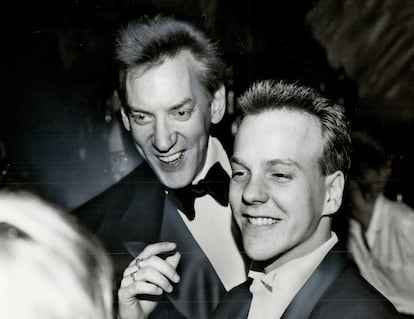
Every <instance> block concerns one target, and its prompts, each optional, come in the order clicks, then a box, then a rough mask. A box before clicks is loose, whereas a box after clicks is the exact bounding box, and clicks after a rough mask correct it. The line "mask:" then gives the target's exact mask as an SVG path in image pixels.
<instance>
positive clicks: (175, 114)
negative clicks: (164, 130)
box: [171, 109, 193, 121]
mask: <svg viewBox="0 0 414 319" xmlns="http://www.w3.org/2000/svg"><path fill="white" fill-rule="evenodd" d="M192 114H193V109H179V110H174V111H172V112H171V117H172V118H174V119H176V120H178V121H187V120H189V119H190V117H191V115H192Z"/></svg>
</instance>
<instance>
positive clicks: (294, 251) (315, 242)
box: [262, 216, 331, 273]
mask: <svg viewBox="0 0 414 319" xmlns="http://www.w3.org/2000/svg"><path fill="white" fill-rule="evenodd" d="M330 238H331V219H330V217H328V216H323V217H322V218H321V220H320V222H319V224H318V227H317V229H316V231H315V232H314V233H313V234H311V235H310V236H309V237H308V238H307V239H306V240H305V241H303V242H301V243H300V244H299V245H296V246H295V247H293V248H291V249H290V250H288V251H286V252H284V253H283V254H280V255H278V256H276V257H275V258H272V259H271V260H268V261H267V262H263V264H262V266H263V269H264V272H265V273H268V272H270V271H272V270H274V269H276V268H278V267H280V266H282V265H284V264H286V263H287V262H289V261H291V260H293V259H296V258H299V257H303V256H305V255H307V254H308V253H310V252H312V251H313V250H315V249H316V248H318V247H319V246H321V245H322V244H324V243H325V242H326V241H328V240H329V239H330Z"/></svg>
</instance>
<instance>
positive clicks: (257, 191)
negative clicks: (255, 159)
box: [242, 175, 269, 205]
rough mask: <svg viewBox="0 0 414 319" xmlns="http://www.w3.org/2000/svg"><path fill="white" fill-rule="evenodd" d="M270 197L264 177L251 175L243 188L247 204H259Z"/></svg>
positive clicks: (243, 198)
mask: <svg viewBox="0 0 414 319" xmlns="http://www.w3.org/2000/svg"><path fill="white" fill-rule="evenodd" d="M268 199H269V196H268V193H267V190H266V186H265V184H264V181H263V179H262V178H260V176H253V175H251V177H250V179H249V181H248V182H247V183H246V185H245V187H244V190H243V195H242V200H243V202H244V203H245V204H246V205H257V204H263V203H266V202H267V201H268Z"/></svg>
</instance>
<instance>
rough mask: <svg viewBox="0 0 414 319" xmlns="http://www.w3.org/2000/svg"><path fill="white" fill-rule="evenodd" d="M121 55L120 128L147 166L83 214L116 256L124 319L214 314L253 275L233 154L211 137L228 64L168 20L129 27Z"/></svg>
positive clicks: (186, 26) (200, 36) (210, 45)
mask: <svg viewBox="0 0 414 319" xmlns="http://www.w3.org/2000/svg"><path fill="white" fill-rule="evenodd" d="M117 60H118V62H119V67H120V69H119V78H120V98H121V101H122V109H121V111H122V120H123V124H124V126H125V128H126V130H128V131H129V132H130V133H131V135H132V137H133V139H134V143H135V146H136V149H137V151H138V152H139V153H140V155H141V156H142V158H144V159H145V161H146V163H144V164H142V165H140V166H139V167H138V168H137V169H135V170H134V171H132V172H131V173H130V174H129V175H128V176H126V177H125V178H124V179H122V180H120V181H119V182H118V183H117V184H115V185H114V186H113V187H111V188H110V189H109V190H107V191H106V192H104V193H103V194H101V195H99V196H98V198H95V199H93V200H92V201H91V202H89V203H87V204H86V205H84V206H83V207H81V208H80V209H79V210H77V213H78V216H79V218H80V219H81V220H82V221H83V222H84V223H85V224H87V225H88V226H89V227H90V228H91V229H92V230H93V231H94V232H95V233H96V234H97V235H98V236H99V237H100V238H101V239H102V240H103V241H104V243H105V244H106V247H107V249H108V250H109V252H110V253H112V256H113V260H114V262H115V270H116V272H117V275H118V276H117V278H119V277H122V281H121V288H120V290H119V293H118V295H119V302H120V304H119V309H120V316H121V318H145V317H146V316H148V315H150V316H151V317H152V318H155V317H158V318H207V317H208V315H209V314H210V312H211V311H212V310H213V309H214V307H215V306H216V305H217V303H218V301H219V299H220V297H221V296H222V295H223V294H224V293H225V292H226V291H227V290H229V289H230V288H232V287H234V286H236V285H238V284H239V283H241V282H243V281H244V280H245V278H246V272H245V266H244V261H243V258H242V256H241V254H240V253H239V249H238V245H237V242H236V240H235V238H234V237H233V235H232V215H231V210H230V207H229V205H228V202H227V197H226V193H227V189H228V181H229V174H230V171H231V168H230V163H229V159H228V157H227V155H226V152H225V151H224V149H223V147H222V145H221V144H220V142H219V141H218V139H216V138H214V137H212V136H210V127H211V125H213V124H216V123H218V122H220V121H221V119H222V117H223V114H224V112H225V106H226V98H225V88H224V84H223V74H224V63H223V61H222V60H221V59H220V57H219V54H218V52H217V47H216V45H215V44H214V42H213V41H211V40H210V39H209V38H208V37H207V36H206V35H205V33H204V32H203V31H201V30H200V29H199V28H197V27H196V26H194V25H192V24H190V23H189V22H186V21H182V20H178V19H175V18H171V17H161V16H158V17H155V18H144V19H142V20H140V21H136V22H131V23H130V24H129V25H127V26H126V27H125V28H123V29H122V30H121V31H120V33H119V37H118V40H117ZM133 257H135V258H134V259H133ZM131 260H132V262H131V263H130V264H129V265H128V263H129V262H130V261H131ZM229 264H231V267H229ZM124 270H125V271H124Z"/></svg>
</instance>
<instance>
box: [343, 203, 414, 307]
mask: <svg viewBox="0 0 414 319" xmlns="http://www.w3.org/2000/svg"><path fill="white" fill-rule="evenodd" d="M348 249H349V251H350V252H351V255H352V257H353V259H354V260H355V262H356V264H357V265H358V268H359V270H360V272H361V275H362V276H363V277H364V278H365V279H366V280H367V281H368V282H369V283H371V285H373V286H374V287H375V288H377V289H378V290H379V291H380V292H381V293H382V294H383V295H384V296H386V297H387V298H388V299H389V300H390V301H391V302H392V303H393V304H394V306H395V308H397V310H398V311H399V312H402V313H406V314H414V210H413V209H411V208H410V207H408V206H407V205H405V204H404V203H402V202H394V201H391V200H389V199H387V198H385V197H384V196H382V195H380V196H379V197H378V198H377V200H376V202H375V205H374V211H373V215H372V218H371V221H370V224H369V227H368V229H367V231H366V232H365V233H364V232H363V230H362V228H361V225H360V224H359V223H358V222H357V221H356V220H351V221H350V232H349V238H348Z"/></svg>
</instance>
